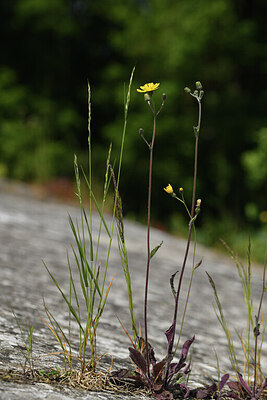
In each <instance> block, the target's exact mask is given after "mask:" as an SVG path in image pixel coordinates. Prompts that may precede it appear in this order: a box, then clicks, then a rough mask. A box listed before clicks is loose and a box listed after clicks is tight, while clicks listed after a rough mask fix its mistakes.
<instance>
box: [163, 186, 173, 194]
mask: <svg viewBox="0 0 267 400" xmlns="http://www.w3.org/2000/svg"><path fill="white" fill-rule="evenodd" d="M164 190H165V192H167V193H169V194H173V188H172V185H170V184H168V186H166V187H165V188H164Z"/></svg>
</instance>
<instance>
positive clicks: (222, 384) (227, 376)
mask: <svg viewBox="0 0 267 400" xmlns="http://www.w3.org/2000/svg"><path fill="white" fill-rule="evenodd" d="M229 376H230V375H229V374H225V375H223V377H222V379H221V381H220V383H219V392H221V391H222V389H223V388H224V386H225V384H226V382H227V381H228V379H229Z"/></svg>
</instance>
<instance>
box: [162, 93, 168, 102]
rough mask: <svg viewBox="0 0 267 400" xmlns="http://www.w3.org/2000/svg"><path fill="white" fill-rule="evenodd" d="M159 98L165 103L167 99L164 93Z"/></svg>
mask: <svg viewBox="0 0 267 400" xmlns="http://www.w3.org/2000/svg"><path fill="white" fill-rule="evenodd" d="M161 97H162V100H163V101H165V100H166V99H167V95H166V93H162V96H161Z"/></svg>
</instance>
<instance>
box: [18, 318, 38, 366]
mask: <svg viewBox="0 0 267 400" xmlns="http://www.w3.org/2000/svg"><path fill="white" fill-rule="evenodd" d="M13 315H14V318H15V321H16V324H17V326H18V328H19V331H20V336H21V339H22V344H23V346H18V347H19V350H20V352H21V354H22V355H23V358H24V364H23V365H22V369H23V373H24V374H25V373H27V372H30V373H31V374H33V373H34V364H35V360H34V356H33V331H34V321H33V322H32V324H28V325H27V327H26V329H23V327H22V326H21V323H20V322H19V319H18V317H17V315H16V314H15V312H14V311H13Z"/></svg>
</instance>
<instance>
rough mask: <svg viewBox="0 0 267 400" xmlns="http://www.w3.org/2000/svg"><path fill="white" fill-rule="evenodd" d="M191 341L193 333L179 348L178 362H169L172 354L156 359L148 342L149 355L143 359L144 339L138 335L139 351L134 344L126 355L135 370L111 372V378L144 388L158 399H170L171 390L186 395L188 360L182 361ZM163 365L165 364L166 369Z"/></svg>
mask: <svg viewBox="0 0 267 400" xmlns="http://www.w3.org/2000/svg"><path fill="white" fill-rule="evenodd" d="M166 336H167V335H166ZM194 340H195V337H194V336H193V337H192V338H191V339H189V340H187V341H186V342H185V343H184V345H183V347H182V351H181V354H180V358H179V361H178V362H172V359H173V357H174V356H173V355H171V356H168V357H165V358H163V359H162V360H161V361H157V359H156V357H155V353H154V350H153V347H152V346H150V345H149V346H148V352H149V356H148V358H147V356H146V346H144V339H142V338H140V339H139V350H138V349H137V348H136V347H130V348H129V352H130V358H131V360H132V361H133V362H134V364H135V365H136V366H137V368H138V372H137V371H129V370H119V371H115V372H113V373H112V379H113V380H114V381H115V382H116V383H124V384H131V385H134V386H140V387H147V388H148V389H150V390H151V393H152V394H153V396H154V397H155V398H156V399H158V400H172V399H173V398H174V395H173V393H175V397H176V395H177V394H179V395H181V396H182V397H187V396H188V395H189V392H190V389H189V388H188V386H187V385H186V384H185V383H184V382H185V381H186V376H187V374H188V373H189V372H190V363H188V364H187V363H186V358H187V355H188V351H189V349H190V346H191V344H192V343H193V341H194ZM147 359H148V360H149V366H147ZM167 365H169V367H168V368H167ZM148 371H149V374H148Z"/></svg>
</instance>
